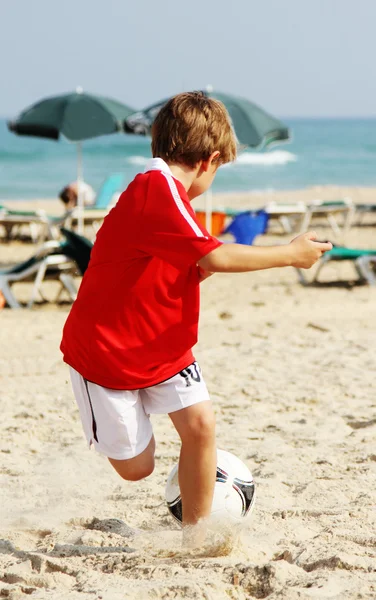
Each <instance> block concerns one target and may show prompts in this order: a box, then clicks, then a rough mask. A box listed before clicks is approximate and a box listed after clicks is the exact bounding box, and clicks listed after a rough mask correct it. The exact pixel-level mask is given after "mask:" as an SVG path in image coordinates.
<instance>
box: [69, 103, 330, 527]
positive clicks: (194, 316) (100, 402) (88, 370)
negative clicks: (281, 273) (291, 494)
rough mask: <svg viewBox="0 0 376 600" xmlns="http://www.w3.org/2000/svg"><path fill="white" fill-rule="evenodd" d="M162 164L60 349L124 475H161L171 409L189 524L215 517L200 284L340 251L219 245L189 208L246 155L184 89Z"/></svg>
mask: <svg viewBox="0 0 376 600" xmlns="http://www.w3.org/2000/svg"><path fill="white" fill-rule="evenodd" d="M152 153H153V157H154V158H153V159H152V160H151V161H150V162H149V164H148V166H147V168H146V171H145V173H143V174H139V175H137V176H136V177H135V179H134V180H133V182H132V183H131V184H130V185H129V186H128V188H127V189H126V190H125V192H123V194H122V195H121V197H120V199H119V201H118V203H117V205H116V206H115V208H113V209H112V211H111V212H110V214H109V215H108V216H107V217H106V219H105V220H104V223H103V225H102V227H101V229H100V230H99V232H98V236H97V239H96V242H95V245H94V247H93V250H92V255H91V260H90V264H89V267H88V270H87V271H86V273H85V276H84V278H83V281H82V284H81V287H80V290H79V294H78V298H77V300H76V301H75V303H74V304H73V307H72V310H71V312H70V315H69V317H68V319H67V322H66V324H65V328H64V333H63V340H62V344H61V349H62V352H63V354H64V360H65V361H66V362H67V363H68V365H70V368H71V369H70V370H71V379H72V385H73V390H74V394H75V397H76V400H77V403H78V406H79V409H80V415H81V419H82V424H83V427H84V430H85V433H86V437H87V439H88V442H89V444H94V446H95V448H96V449H97V450H98V451H99V452H101V453H103V454H105V455H106V456H107V457H108V460H109V461H110V463H111V465H112V466H113V467H114V468H115V470H116V471H117V472H118V473H119V475H120V476H121V477H122V478H123V479H126V480H132V481H136V480H138V479H142V478H144V477H147V476H148V475H150V474H151V473H152V471H153V469H154V450H155V442H154V437H153V432H152V427H151V424H150V419H149V415H150V414H151V413H168V415H169V417H170V419H171V421H172V422H173V424H174V426H175V428H176V430H177V432H178V434H179V436H180V438H181V443H182V445H181V452H180V461H179V481H180V488H181V497H182V506H183V526H186V525H190V524H196V523H197V522H198V521H199V520H200V519H202V518H204V517H207V516H208V515H209V513H210V509H211V503H212V496H213V490H214V483H215V473H216V447H215V419H214V412H213V408H212V404H211V401H210V398H209V394H208V391H207V388H206V385H205V382H204V380H203V378H202V374H201V371H200V368H199V366H198V364H197V363H196V362H195V360H194V357H193V355H192V347H193V346H194V345H195V343H196V341H197V326H198V316H199V283H200V281H202V280H203V279H205V278H206V277H208V276H209V275H211V274H212V273H215V272H244V271H253V270H258V269H268V268H271V267H283V266H288V265H291V266H295V267H300V268H309V267H311V266H312V265H313V264H314V263H315V262H316V260H317V259H319V258H320V257H321V255H322V254H323V253H324V252H325V251H327V250H330V248H331V244H330V243H319V242H314V241H313V240H315V239H316V234H315V233H312V232H311V233H307V234H303V235H300V236H299V237H297V238H296V239H294V240H293V241H292V242H291V243H290V244H287V245H284V246H278V247H252V246H241V245H238V244H221V243H220V242H219V241H218V240H216V239H215V238H213V237H212V236H211V235H209V233H208V232H207V231H206V230H205V229H204V228H203V227H202V226H201V225H200V224H199V222H198V221H197V220H196V218H195V213H194V211H193V209H192V207H191V205H190V201H191V200H193V199H194V198H195V197H196V196H199V195H200V194H202V193H203V192H205V191H206V190H207V189H208V188H209V187H210V185H211V183H212V181H213V179H214V177H215V174H216V171H217V168H218V166H219V165H221V164H224V163H227V162H230V161H233V160H234V159H235V157H236V140H235V137H234V134H233V131H232V128H231V124H230V121H229V117H228V114H227V112H226V109H225V108H224V106H223V105H222V104H221V103H220V102H218V101H216V100H214V99H210V98H207V97H206V96H204V95H203V94H201V93H199V92H192V93H184V94H179V95H177V96H175V97H174V98H172V99H171V100H170V101H169V102H168V103H167V104H166V105H165V106H164V107H163V108H162V109H161V111H160V112H159V114H158V115H157V117H156V119H155V121H154V124H153V128H152Z"/></svg>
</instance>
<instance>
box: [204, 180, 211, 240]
mask: <svg viewBox="0 0 376 600" xmlns="http://www.w3.org/2000/svg"><path fill="white" fill-rule="evenodd" d="M212 212H213V192H212V190H211V188H209V189H208V190H206V192H205V226H206V229H207V231H208V232H209V233H210V234H211V232H212Z"/></svg>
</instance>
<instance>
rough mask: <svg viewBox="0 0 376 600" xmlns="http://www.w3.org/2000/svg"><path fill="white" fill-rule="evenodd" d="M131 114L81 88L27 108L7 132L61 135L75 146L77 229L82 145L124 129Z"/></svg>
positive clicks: (80, 222) (80, 218) (124, 107)
mask: <svg viewBox="0 0 376 600" xmlns="http://www.w3.org/2000/svg"><path fill="white" fill-rule="evenodd" d="M132 113H134V109H132V108H130V107H129V106H127V105H125V104H122V103H121V102H118V101H117V100H113V99H112V98H106V97H104V96H97V95H94V94H87V93H85V92H84V91H83V90H82V88H77V89H76V91H75V92H72V93H68V94H63V95H60V96H52V97H49V98H45V99H43V100H40V101H39V102H37V103H35V104H33V105H32V106H29V107H28V108H26V109H25V110H24V111H22V112H21V113H20V115H19V116H18V117H17V118H16V119H15V120H14V121H9V122H8V129H9V130H10V131H12V132H13V133H16V134H18V135H28V136H35V137H41V138H48V139H52V140H58V139H59V137H60V136H61V135H63V136H64V137H65V138H67V139H68V140H69V141H71V142H75V143H76V146H77V181H78V207H79V211H78V229H79V231H80V232H82V231H83V201H82V194H80V188H81V186H80V182H81V181H82V180H83V170H82V142H83V141H84V140H88V139H90V138H95V137H98V136H101V135H108V134H110V133H115V132H117V131H121V130H122V129H123V123H124V119H126V118H127V117H128V116H130V115H131V114H132Z"/></svg>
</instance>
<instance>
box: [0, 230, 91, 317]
mask: <svg viewBox="0 0 376 600" xmlns="http://www.w3.org/2000/svg"><path fill="white" fill-rule="evenodd" d="M62 233H63V235H65V237H66V241H64V242H57V241H55V240H50V241H48V242H46V243H45V244H43V245H42V246H41V247H40V248H39V250H38V251H37V252H36V253H35V254H34V255H33V256H32V257H31V258H29V259H28V260H26V261H24V262H21V263H19V264H17V265H14V266H13V267H10V268H8V269H2V270H0V291H1V292H2V294H3V295H4V298H5V300H6V302H7V304H8V305H9V306H10V308H21V305H20V303H19V302H18V301H17V299H16V297H15V296H14V294H13V291H12V289H11V287H12V285H13V284H14V283H15V282H20V281H23V282H27V281H31V282H33V288H32V291H31V295H30V299H29V302H28V303H27V308H31V306H32V305H33V304H34V302H35V300H36V298H37V295H38V294H39V295H40V296H41V297H42V299H45V298H44V296H43V294H42V289H41V285H42V283H43V281H45V280H46V279H53V280H56V281H60V283H61V286H60V290H59V293H58V295H57V297H56V301H57V299H58V298H59V297H60V295H61V293H62V291H63V290H64V289H65V290H66V291H67V292H68V294H69V296H70V298H71V300H72V301H73V300H75V299H76V297H77V289H76V287H75V284H74V279H73V277H74V275H75V274H76V273H77V272H78V273H79V274H81V275H83V273H84V272H85V270H86V268H87V265H88V262H89V259H90V250H91V247H92V244H91V242H90V241H89V240H87V239H86V238H83V239H82V238H81V236H77V234H74V233H73V232H68V230H65V229H62ZM77 238H78V239H77Z"/></svg>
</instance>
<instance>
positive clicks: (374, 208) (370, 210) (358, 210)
mask: <svg viewBox="0 0 376 600" xmlns="http://www.w3.org/2000/svg"><path fill="white" fill-rule="evenodd" d="M355 214H356V217H357V219H356V225H363V224H364V217H365V216H366V215H376V204H355ZM367 225H375V222H374V221H372V222H371V223H368V222H367Z"/></svg>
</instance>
